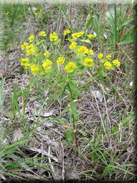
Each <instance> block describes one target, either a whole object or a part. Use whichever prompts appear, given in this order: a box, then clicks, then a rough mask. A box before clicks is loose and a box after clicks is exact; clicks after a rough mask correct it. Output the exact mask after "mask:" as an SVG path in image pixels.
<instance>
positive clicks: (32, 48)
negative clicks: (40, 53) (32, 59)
mask: <svg viewBox="0 0 137 183" xmlns="http://www.w3.org/2000/svg"><path fill="white" fill-rule="evenodd" d="M36 51H37V48H36V47H35V46H34V45H33V44H30V45H29V46H26V55H31V54H35V53H36Z"/></svg>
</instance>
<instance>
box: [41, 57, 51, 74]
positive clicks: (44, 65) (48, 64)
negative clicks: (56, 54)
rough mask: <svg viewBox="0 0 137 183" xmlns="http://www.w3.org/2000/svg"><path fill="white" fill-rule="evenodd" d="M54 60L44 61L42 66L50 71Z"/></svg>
mask: <svg viewBox="0 0 137 183" xmlns="http://www.w3.org/2000/svg"><path fill="white" fill-rule="evenodd" d="M51 65H52V62H51V61H50V60H49V59H47V60H46V61H45V62H43V64H42V66H43V68H44V69H45V71H48V70H49V69H50V68H51Z"/></svg>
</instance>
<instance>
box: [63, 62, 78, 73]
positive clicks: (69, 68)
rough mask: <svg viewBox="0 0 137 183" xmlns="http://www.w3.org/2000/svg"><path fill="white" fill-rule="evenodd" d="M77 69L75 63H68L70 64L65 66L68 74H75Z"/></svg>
mask: <svg viewBox="0 0 137 183" xmlns="http://www.w3.org/2000/svg"><path fill="white" fill-rule="evenodd" d="M75 68H76V64H75V63H74V62H68V64H67V65H66V66H65V70H66V71H67V72H68V73H71V72H73V71H74V69H75Z"/></svg>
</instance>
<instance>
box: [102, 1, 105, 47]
mask: <svg viewBox="0 0 137 183" xmlns="http://www.w3.org/2000/svg"><path fill="white" fill-rule="evenodd" d="M103 16H104V24H103V35H102V48H104V32H105V2H104V0H103Z"/></svg>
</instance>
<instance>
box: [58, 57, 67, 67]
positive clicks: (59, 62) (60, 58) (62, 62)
mask: <svg viewBox="0 0 137 183" xmlns="http://www.w3.org/2000/svg"><path fill="white" fill-rule="evenodd" d="M64 61H65V58H64V57H58V60H57V65H58V66H61V65H62V64H64Z"/></svg>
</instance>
